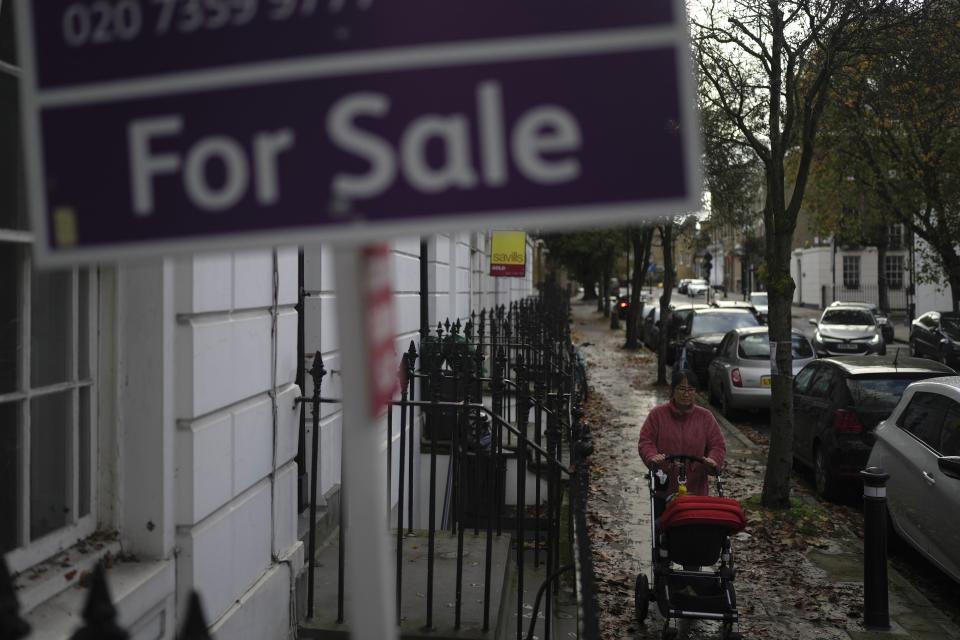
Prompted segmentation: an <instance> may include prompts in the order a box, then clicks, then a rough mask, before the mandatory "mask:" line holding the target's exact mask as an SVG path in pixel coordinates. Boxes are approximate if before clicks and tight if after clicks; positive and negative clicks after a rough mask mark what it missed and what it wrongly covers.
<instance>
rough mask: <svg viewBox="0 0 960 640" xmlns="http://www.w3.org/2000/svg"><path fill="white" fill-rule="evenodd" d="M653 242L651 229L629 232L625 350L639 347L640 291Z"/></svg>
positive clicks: (641, 315)
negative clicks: (630, 264) (630, 263)
mask: <svg viewBox="0 0 960 640" xmlns="http://www.w3.org/2000/svg"><path fill="white" fill-rule="evenodd" d="M652 241H653V228H652V227H651V228H647V229H642V230H641V229H633V230H631V232H630V242H631V244H632V245H633V274H632V281H631V291H630V307H629V308H628V309H627V343H626V345H625V346H626V348H627V349H636V348H638V347H639V346H640V318H642V317H643V314H642V309H641V307H640V290H641V289H642V288H643V280H644V276H646V274H647V263H648V262H649V261H650V244H651V242H652Z"/></svg>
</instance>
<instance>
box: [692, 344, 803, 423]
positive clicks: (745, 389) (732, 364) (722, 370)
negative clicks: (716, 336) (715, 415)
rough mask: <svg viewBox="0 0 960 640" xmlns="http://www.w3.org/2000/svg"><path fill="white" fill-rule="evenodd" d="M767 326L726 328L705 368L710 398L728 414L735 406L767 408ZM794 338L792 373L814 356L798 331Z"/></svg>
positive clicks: (768, 386) (724, 413)
mask: <svg viewBox="0 0 960 640" xmlns="http://www.w3.org/2000/svg"><path fill="white" fill-rule="evenodd" d="M767 329H768V327H763V326H761V327H741V328H739V329H734V330H733V331H729V332H728V333H727V334H726V335H725V336H724V337H723V341H721V342H720V346H719V347H718V348H717V356H716V357H715V358H714V359H713V360H712V361H711V362H710V366H709V367H708V368H707V376H708V380H707V393H708V394H709V395H710V401H711V402H713V403H714V404H715V405H718V406H719V407H720V412H721V413H723V415H725V416H729V415H730V413H731V412H732V411H735V410H737V409H769V408H770V336H769V334H768V333H767ZM792 337H793V375H797V372H799V371H800V369H802V368H803V367H804V366H806V364H807V363H808V362H810V361H812V360H814V359H815V358H816V355H815V354H814V352H813V346H812V345H811V344H810V341H809V340H807V338H806V336H804V335H803V334H802V333H800V332H799V331H796V330H794V331H793V332H792Z"/></svg>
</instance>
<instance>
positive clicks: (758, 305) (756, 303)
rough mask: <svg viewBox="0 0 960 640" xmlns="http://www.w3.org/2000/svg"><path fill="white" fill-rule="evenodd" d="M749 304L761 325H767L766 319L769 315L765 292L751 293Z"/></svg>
mask: <svg viewBox="0 0 960 640" xmlns="http://www.w3.org/2000/svg"><path fill="white" fill-rule="evenodd" d="M750 304H752V305H753V308H754V309H756V310H757V314H758V315H759V317H760V322H761V324H767V317H768V316H769V315H770V311H769V309H770V307H769V304H768V302H767V292H766V291H751V292H750Z"/></svg>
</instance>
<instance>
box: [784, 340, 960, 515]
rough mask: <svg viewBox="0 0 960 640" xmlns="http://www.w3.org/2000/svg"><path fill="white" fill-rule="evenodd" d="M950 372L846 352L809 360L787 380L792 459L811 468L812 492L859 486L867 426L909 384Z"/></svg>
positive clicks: (831, 493)
mask: <svg viewBox="0 0 960 640" xmlns="http://www.w3.org/2000/svg"><path fill="white" fill-rule="evenodd" d="M949 374H953V370H952V369H950V367H947V366H946V365H943V364H940V363H937V362H933V361H931V360H925V359H923V358H910V357H907V356H903V357H901V356H900V355H899V354H897V355H895V356H893V357H890V356H885V357H880V358H877V357H866V356H850V357H844V358H824V359H821V360H814V361H813V362H811V363H810V364H808V365H807V366H806V367H804V368H803V369H802V370H801V371H800V373H798V374H797V376H796V378H794V380H793V457H794V460H796V461H798V462H800V463H802V464H804V465H806V466H808V467H811V468H812V469H813V477H814V485H815V486H816V489H817V492H818V493H819V494H820V495H822V496H825V497H836V496H837V495H838V494H839V493H840V489H841V488H842V487H847V488H854V487H858V486H860V485H861V479H860V476H859V472H860V470H861V469H863V468H864V467H865V466H866V462H867V457H868V456H869V454H870V447H871V445H872V444H873V430H874V428H875V427H876V426H877V424H878V423H879V422H880V421H881V420H885V419H886V418H887V416H889V415H890V412H891V411H893V409H894V407H896V406H897V403H898V402H899V401H900V397H901V396H902V395H903V391H904V389H906V388H907V385H909V384H910V383H911V382H916V381H918V380H923V379H926V378H936V377H941V376H944V375H949Z"/></svg>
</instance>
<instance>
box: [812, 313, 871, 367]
mask: <svg viewBox="0 0 960 640" xmlns="http://www.w3.org/2000/svg"><path fill="white" fill-rule="evenodd" d="M810 324H812V325H813V326H815V327H817V330H816V332H815V333H814V334H813V348H814V349H815V350H816V352H817V355H818V356H820V357H826V356H845V355H853V354H867V353H876V354H881V355H882V354H885V353H886V352H887V345H886V344H885V343H884V341H883V335H882V334H881V332H880V327H879V326H878V325H877V320H876V318H874V317H873V314H872V313H870V312H869V311H867V310H866V309H864V308H863V307H858V306H852V305H849V304H844V305H838V306H832V305H831V306H829V307H827V308H826V309H825V310H824V311H823V315H821V316H820V321H819V322H817V321H816V320H814V319H813V318H811V319H810Z"/></svg>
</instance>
